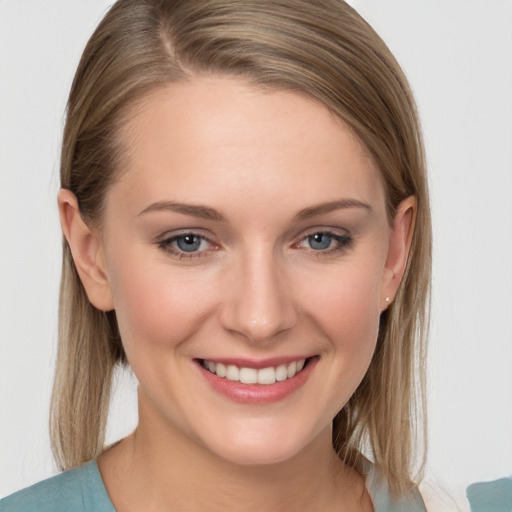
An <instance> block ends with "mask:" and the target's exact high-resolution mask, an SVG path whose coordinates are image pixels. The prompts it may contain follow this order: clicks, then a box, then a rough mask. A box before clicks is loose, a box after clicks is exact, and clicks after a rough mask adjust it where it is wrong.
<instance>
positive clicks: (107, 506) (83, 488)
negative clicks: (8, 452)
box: [0, 461, 115, 512]
mask: <svg viewBox="0 0 512 512" xmlns="http://www.w3.org/2000/svg"><path fill="white" fill-rule="evenodd" d="M93 510H101V511H105V512H115V511H114V508H113V506H112V504H111V502H110V500H109V498H108V494H107V491H106V489H105V486H104V485H103V482H102V480H101V476H100V474H99V471H98V466H97V465H96V462H95V461H92V462H89V463H87V464H85V465H83V466H81V467H79V468H76V469H72V470H70V471H65V472H64V473H61V474H59V475H56V476H54V477H52V478H48V479H47V480H43V481H42V482H39V483H37V484H35V485H33V486H31V487H28V488H26V489H23V490H21V491H18V492H16V493H14V494H11V495H10V496H8V497H7V498H4V499H3V500H1V501H0V512H60V511H62V512H64V511H65V512H88V511H93Z"/></svg>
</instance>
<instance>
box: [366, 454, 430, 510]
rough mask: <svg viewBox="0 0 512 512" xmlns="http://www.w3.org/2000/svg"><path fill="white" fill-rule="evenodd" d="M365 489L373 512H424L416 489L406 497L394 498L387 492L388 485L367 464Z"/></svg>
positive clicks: (374, 469)
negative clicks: (370, 500) (369, 497)
mask: <svg viewBox="0 0 512 512" xmlns="http://www.w3.org/2000/svg"><path fill="white" fill-rule="evenodd" d="M365 472H366V488H367V489H368V493H369V494H370V496H371V499H372V501H373V507H374V511H375V512H426V510H427V509H426V507H425V502H424V501H423V498H422V497H421V494H420V493H419V491H418V490H417V489H415V490H414V491H412V492H411V493H410V494H408V495H407V496H402V497H400V498H396V497H394V496H392V494H391V493H390V491H389V487H388V483H387V482H386V480H385V479H384V478H383V477H382V475H381V474H380V473H379V472H378V471H377V470H376V468H375V466H373V465H372V464H367V465H366V467H365Z"/></svg>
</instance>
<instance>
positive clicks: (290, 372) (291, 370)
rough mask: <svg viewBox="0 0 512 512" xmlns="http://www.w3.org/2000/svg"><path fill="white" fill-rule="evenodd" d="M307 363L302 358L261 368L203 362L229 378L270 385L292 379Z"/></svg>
mask: <svg viewBox="0 0 512 512" xmlns="http://www.w3.org/2000/svg"><path fill="white" fill-rule="evenodd" d="M305 363H306V360H305V359H300V360H299V361H293V362H291V363H289V364H281V365H279V366H278V367H276V368H273V367H268V368H261V369H259V370H257V369H256V368H245V367H244V368H239V367H238V366H235V365H233V364H228V365H224V364H222V363H214V362H213V361H207V360H203V363H202V364H203V367H204V368H205V369H206V370H209V371H210V372H211V373H216V374H217V376H219V377H225V378H226V379H228V380H233V381H238V382H241V383H243V384H265V385H269V384H275V383H276V382H282V381H284V380H286V379H291V378H292V377H294V376H295V375H296V374H297V373H299V372H300V371H301V370H302V369H303V368H304V365H305Z"/></svg>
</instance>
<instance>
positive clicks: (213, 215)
mask: <svg viewBox="0 0 512 512" xmlns="http://www.w3.org/2000/svg"><path fill="white" fill-rule="evenodd" d="M346 208H362V209H365V210H367V211H371V210H372V207H371V206H370V205H369V204H367V203H364V202H363V201H359V200H357V199H341V200H339V201H331V202H329V203H322V204H319V205H315V206H310V207H308V208H304V209H303V210H300V211H299V212H298V213H297V214H296V215H295V217H294V220H295V221H303V220H307V219H309V218H311V217H314V216H315V215H322V214H325V213H330V212H332V211H335V210H341V209H346ZM160 211H171V212H176V213H181V214H183V215H190V216H192V217H198V218H200V219H206V220H214V221H217V222H225V220H226V219H225V217H224V215H222V213H220V212H219V211H217V210H215V209H214V208H209V207H208V206H201V205H194V204H185V203H176V202H174V201H157V202H156V203H152V204H150V205H149V206H148V207H147V208H144V210H142V211H141V212H140V213H139V214H138V216H139V217H140V216H141V215H144V214H146V213H149V212H160Z"/></svg>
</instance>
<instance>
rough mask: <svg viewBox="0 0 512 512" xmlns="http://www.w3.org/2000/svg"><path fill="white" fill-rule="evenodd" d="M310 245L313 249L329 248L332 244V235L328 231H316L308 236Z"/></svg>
mask: <svg viewBox="0 0 512 512" xmlns="http://www.w3.org/2000/svg"><path fill="white" fill-rule="evenodd" d="M308 241H309V246H310V247H311V248H312V249H317V250H321V249H327V248H328V247H329V246H330V245H331V241H332V237H331V236H330V235H327V234H326V233H315V234H314V235H310V236H309V237H308Z"/></svg>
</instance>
